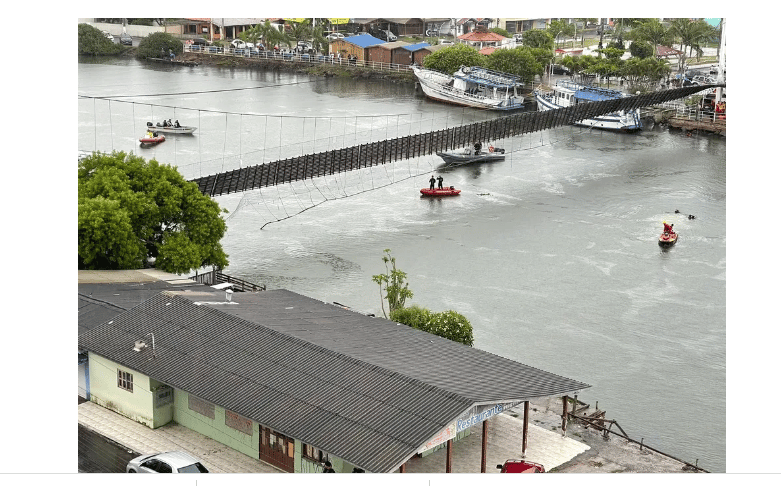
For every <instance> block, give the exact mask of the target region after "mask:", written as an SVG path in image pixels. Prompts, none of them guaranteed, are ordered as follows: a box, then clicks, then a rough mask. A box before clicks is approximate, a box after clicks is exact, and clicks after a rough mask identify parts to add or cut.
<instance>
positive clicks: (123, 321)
mask: <svg viewBox="0 0 781 486" xmlns="http://www.w3.org/2000/svg"><path fill="white" fill-rule="evenodd" d="M78 346H79V350H80V352H81V353H83V354H86V355H87V356H88V362H89V370H90V372H89V378H90V388H91V393H90V399H91V400H92V401H93V402H95V403H97V404H100V405H102V406H104V407H106V408H109V409H111V410H114V411H116V412H117V413H119V414H122V415H124V416H126V417H129V418H131V419H133V420H135V421H137V422H139V423H142V424H145V425H147V426H148V427H151V428H156V427H160V426H162V425H164V424H165V423H168V422H170V421H174V422H176V423H178V424H181V425H183V426H185V427H188V428H191V429H193V430H195V431H197V432H199V433H201V434H203V435H206V436H208V437H211V438H213V439H215V440H217V441H219V442H221V443H223V444H226V445H228V446H230V447H232V448H234V449H236V450H239V451H241V452H243V453H245V454H247V455H248V456H251V457H253V458H255V459H258V460H262V461H265V462H268V463H270V464H272V465H275V466H277V467H279V468H281V469H283V470H285V471H289V472H321V471H322V463H323V461H325V460H328V461H330V462H331V463H332V464H333V467H334V469H335V470H336V472H352V471H353V468H360V469H363V470H365V471H367V472H393V471H396V470H398V469H400V468H401V469H402V471H403V465H404V464H405V463H406V461H407V460H408V459H410V458H411V457H412V456H414V455H415V454H419V453H422V454H426V453H430V452H431V451H433V450H435V449H436V448H438V447H442V446H444V445H447V446H448V447H450V444H452V441H453V440H456V439H458V438H463V437H465V436H466V435H468V434H469V431H470V428H471V427H473V426H475V425H478V424H481V423H483V422H484V421H486V420H487V419H489V418H491V417H492V416H493V415H495V414H498V413H501V412H502V411H503V410H505V409H506V408H508V407H513V406H516V405H518V404H521V403H524V402H528V401H529V400H530V399H533V398H541V397H546V396H562V395H569V394H576V393H577V392H578V391H579V390H582V389H584V388H587V387H588V386H589V385H587V384H585V383H581V382H579V381H577V380H572V379H569V378H564V377H561V376H558V375H555V374H553V373H548V372H546V371H542V370H541V369H539V368H536V367H531V366H527V365H524V364H521V363H518V362H515V361H512V360H509V359H506V358H502V357H500V356H497V355H494V354H491V353H487V352H485V351H481V350H479V349H476V348H472V347H469V346H465V345H462V344H459V343H456V342H453V341H449V340H446V339H443V338H440V337H438V336H434V335H432V334H428V333H426V332H423V331H419V330H417V329H413V328H410V327H407V326H404V325H401V324H398V323H395V322H392V321H388V320H385V319H381V318H375V317H372V316H367V315H364V314H360V313H357V312H353V311H351V310H349V309H346V308H344V307H343V306H340V305H334V304H329V303H324V302H320V301H317V300H314V299H311V298H308V297H305V296H303V295H299V294H296V293H294V292H290V291H287V290H271V291H265V292H253V293H237V294H233V296H232V298H231V299H227V298H226V296H224V295H221V294H220V293H215V292H213V291H203V292H201V291H197V290H195V289H172V290H163V291H161V292H159V293H158V294H156V295H154V296H153V297H151V298H150V299H148V300H146V301H144V302H142V303H141V304H139V305H136V306H134V307H132V308H130V309H129V310H127V311H125V312H122V313H120V314H119V315H117V316H115V317H113V318H112V319H111V320H110V321H108V322H105V323H103V324H101V325H99V326H97V327H94V328H92V329H89V330H87V331H85V332H82V333H81V334H80V335H79V339H78ZM524 439H525V434H524ZM520 450H521V442H520V438H519V454H520Z"/></svg>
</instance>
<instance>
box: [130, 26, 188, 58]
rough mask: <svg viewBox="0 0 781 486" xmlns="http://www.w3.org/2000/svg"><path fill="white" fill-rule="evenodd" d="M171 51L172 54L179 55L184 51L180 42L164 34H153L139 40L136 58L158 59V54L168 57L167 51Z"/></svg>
mask: <svg viewBox="0 0 781 486" xmlns="http://www.w3.org/2000/svg"><path fill="white" fill-rule="evenodd" d="M169 49H170V50H172V51H173V52H174V54H176V55H179V54H181V53H182V51H183V50H184V47H183V46H182V41H180V40H179V39H177V38H176V37H174V36H172V35H171V34H166V33H165V32H154V33H152V34H149V35H148V36H146V37H144V38H143V39H141V42H139V43H138V52H137V54H136V57H138V58H140V59H144V58H147V57H160V53H161V52H164V53H165V54H166V55H168V50H169Z"/></svg>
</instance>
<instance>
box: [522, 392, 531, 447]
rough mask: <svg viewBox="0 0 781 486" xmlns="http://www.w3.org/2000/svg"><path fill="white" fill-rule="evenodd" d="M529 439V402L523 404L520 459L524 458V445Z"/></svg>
mask: <svg viewBox="0 0 781 486" xmlns="http://www.w3.org/2000/svg"><path fill="white" fill-rule="evenodd" d="M528 439H529V401H528V400H526V401H525V402H523V444H522V446H521V457H523V458H525V457H526V444H527V443H528Z"/></svg>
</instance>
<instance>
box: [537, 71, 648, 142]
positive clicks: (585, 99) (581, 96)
mask: <svg viewBox="0 0 781 486" xmlns="http://www.w3.org/2000/svg"><path fill="white" fill-rule="evenodd" d="M625 96H626V95H625V94H624V93H622V92H621V91H618V90H615V89H607V88H598V87H595V86H587V85H583V84H578V83H574V82H572V81H568V80H559V81H558V82H557V83H556V86H554V87H553V90H552V91H542V90H541V89H539V88H538V89H536V90H535V91H534V97H535V99H536V100H537V111H547V110H556V109H559V108H566V107H568V106H574V105H577V104H581V103H590V102H592V101H606V100H615V99H619V98H623V97H625ZM575 125H577V126H581V127H588V128H600V129H603V130H614V131H622V132H631V131H636V130H640V129H641V128H643V122H642V121H641V120H640V110H639V109H635V110H631V111H623V110H622V111H618V112H615V113H608V114H606V115H599V116H595V117H594V118H586V119H584V120H578V121H576V122H575Z"/></svg>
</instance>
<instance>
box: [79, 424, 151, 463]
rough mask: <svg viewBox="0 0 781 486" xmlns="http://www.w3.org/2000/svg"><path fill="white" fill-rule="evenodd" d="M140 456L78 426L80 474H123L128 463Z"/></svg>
mask: <svg viewBox="0 0 781 486" xmlns="http://www.w3.org/2000/svg"><path fill="white" fill-rule="evenodd" d="M140 455H141V454H139V453H137V452H134V451H128V450H127V449H126V448H124V447H121V446H119V445H118V444H117V443H116V442H112V441H110V440H108V439H106V438H105V437H103V436H102V435H99V434H97V433H95V432H93V431H91V430H90V429H88V428H86V427H84V426H82V425H79V469H78V471H79V472H80V473H124V472H125V466H127V463H128V461H130V459H132V458H134V457H136V456H140Z"/></svg>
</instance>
